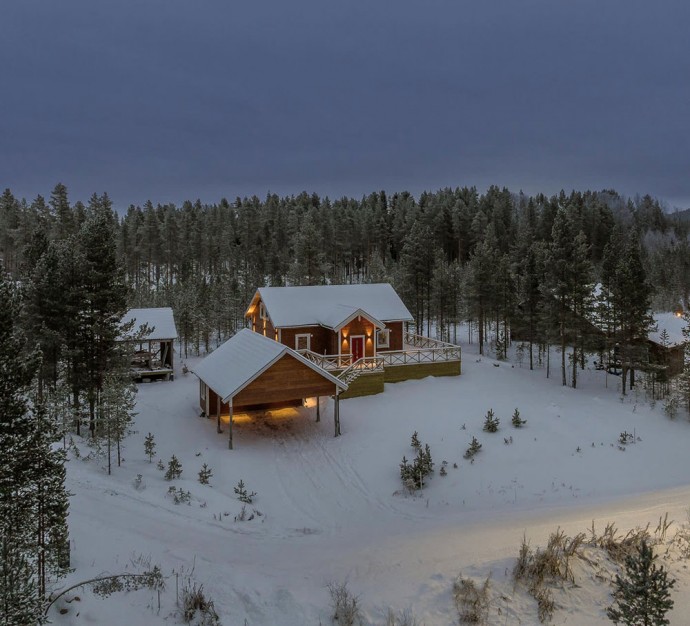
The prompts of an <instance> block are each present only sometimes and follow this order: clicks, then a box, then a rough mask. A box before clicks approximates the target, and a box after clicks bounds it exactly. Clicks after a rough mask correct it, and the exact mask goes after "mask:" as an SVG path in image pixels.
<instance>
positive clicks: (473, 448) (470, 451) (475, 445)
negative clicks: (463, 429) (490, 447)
mask: <svg viewBox="0 0 690 626" xmlns="http://www.w3.org/2000/svg"><path fill="white" fill-rule="evenodd" d="M481 449H482V444H481V443H479V442H478V441H477V438H476V437H472V443H470V447H469V448H467V450H466V451H465V455H464V456H465V458H466V459H471V458H473V457H474V455H475V454H477V452H479V451H480V450H481Z"/></svg>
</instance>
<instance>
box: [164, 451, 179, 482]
mask: <svg viewBox="0 0 690 626" xmlns="http://www.w3.org/2000/svg"><path fill="white" fill-rule="evenodd" d="M180 476H182V463H180V461H179V460H178V458H177V457H176V456H175V455H174V454H173V455H172V456H171V457H170V461H168V469H167V471H166V472H165V480H173V479H174V478H179V477H180Z"/></svg>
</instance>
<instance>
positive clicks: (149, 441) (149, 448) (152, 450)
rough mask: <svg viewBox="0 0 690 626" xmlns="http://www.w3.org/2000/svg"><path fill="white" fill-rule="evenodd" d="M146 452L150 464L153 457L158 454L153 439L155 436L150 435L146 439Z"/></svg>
mask: <svg viewBox="0 0 690 626" xmlns="http://www.w3.org/2000/svg"><path fill="white" fill-rule="evenodd" d="M144 452H145V453H146V456H148V457H149V463H151V462H152V461H153V457H154V455H155V454H156V442H155V441H154V439H153V434H152V433H149V434H148V435H146V439H144Z"/></svg>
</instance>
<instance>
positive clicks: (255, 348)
mask: <svg viewBox="0 0 690 626" xmlns="http://www.w3.org/2000/svg"><path fill="white" fill-rule="evenodd" d="M285 354H289V355H290V356H292V357H294V358H295V359H297V360H298V361H300V362H301V363H304V365H306V366H307V367H309V368H310V369H312V370H314V371H315V372H317V373H319V374H320V375H321V376H323V377H324V378H326V379H327V380H329V381H331V382H332V383H334V384H335V385H337V386H338V387H339V388H340V389H347V385H346V384H345V383H344V382H342V381H341V380H338V379H337V378H336V377H335V376H333V375H332V374H329V373H328V372H327V371H326V370H324V369H322V368H320V367H319V366H318V365H316V364H315V363H312V362H311V361H308V360H307V359H305V358H304V357H303V356H302V355H301V354H298V353H297V352H295V351H294V350H291V349H290V348H288V347H287V346H284V345H283V344H282V343H278V342H277V341H273V339H269V338H268V337H264V336H263V335H261V334H259V333H255V332H254V331H252V330H249V329H248V328H243V329H242V330H241V331H240V332H238V333H237V334H236V335H234V336H233V337H231V338H230V339H228V340H227V341H226V342H225V343H223V344H221V345H220V346H219V347H218V348H216V349H215V350H214V351H213V352H211V354H209V355H208V356H207V357H206V358H205V359H204V360H203V361H201V363H199V365H197V366H196V367H194V368H193V369H192V372H193V373H194V374H196V376H197V377H198V378H199V379H201V380H202V381H204V382H205V383H206V384H207V385H208V386H209V387H210V388H211V389H213V391H215V392H216V393H217V394H218V395H219V396H220V397H221V398H222V400H223V402H227V401H228V400H229V399H230V398H232V397H233V396H235V395H237V394H238V393H239V392H240V391H241V390H242V389H244V388H245V387H246V386H247V385H248V384H249V383H251V382H252V381H253V380H255V379H256V378H258V377H259V376H260V375H261V374H262V373H263V372H265V371H266V370H267V369H268V368H269V367H271V365H273V364H274V363H275V362H276V361H278V360H279V359H280V358H281V357H283V356H284V355H285Z"/></svg>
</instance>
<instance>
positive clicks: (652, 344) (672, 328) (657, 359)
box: [647, 311, 687, 378]
mask: <svg viewBox="0 0 690 626" xmlns="http://www.w3.org/2000/svg"><path fill="white" fill-rule="evenodd" d="M654 323H655V327H654V330H652V331H651V332H650V333H649V335H648V337H647V344H648V348H649V361H650V363H653V364H655V365H658V366H663V367H665V368H666V369H665V374H666V376H667V377H668V378H671V377H673V376H677V375H678V374H680V373H681V372H682V371H683V368H684V366H685V342H686V340H685V337H684V336H683V327H684V326H687V322H686V321H685V320H684V318H683V316H682V314H680V313H679V312H677V311H676V312H674V313H655V314H654Z"/></svg>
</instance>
